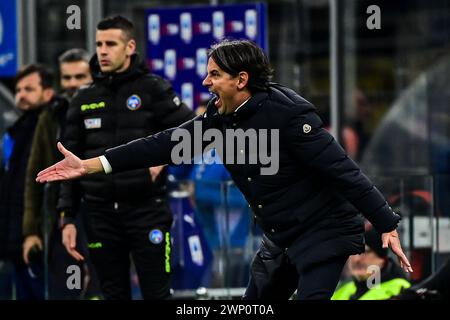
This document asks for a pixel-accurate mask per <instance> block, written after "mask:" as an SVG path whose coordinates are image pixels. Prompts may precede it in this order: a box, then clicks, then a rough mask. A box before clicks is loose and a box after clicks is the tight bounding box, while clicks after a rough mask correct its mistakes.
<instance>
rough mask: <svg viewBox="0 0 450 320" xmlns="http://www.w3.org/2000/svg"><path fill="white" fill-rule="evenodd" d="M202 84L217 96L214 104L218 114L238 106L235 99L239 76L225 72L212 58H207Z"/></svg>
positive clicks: (223, 113)
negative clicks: (206, 73) (206, 70)
mask: <svg viewBox="0 0 450 320" xmlns="http://www.w3.org/2000/svg"><path fill="white" fill-rule="evenodd" d="M202 84H203V85H204V86H205V87H208V90H209V92H211V93H213V94H215V95H216V96H217V100H216V103H215V105H216V108H217V110H218V112H219V114H222V115H225V114H230V113H233V112H234V111H235V110H236V109H237V107H239V105H240V102H239V100H238V99H236V97H237V94H238V93H239V90H238V84H239V76H235V77H233V76H232V75H230V74H229V73H226V72H225V71H223V70H222V69H220V68H219V66H218V65H217V64H216V63H215V62H214V60H213V59H212V58H209V60H208V75H207V76H206V78H205V79H204V80H203V83H202Z"/></svg>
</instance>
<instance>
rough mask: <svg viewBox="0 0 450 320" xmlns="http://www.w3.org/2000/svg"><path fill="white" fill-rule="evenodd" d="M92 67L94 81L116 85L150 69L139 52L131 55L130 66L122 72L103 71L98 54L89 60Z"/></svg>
mask: <svg viewBox="0 0 450 320" xmlns="http://www.w3.org/2000/svg"><path fill="white" fill-rule="evenodd" d="M89 65H90V67H91V74H92V79H93V80H94V83H100V84H102V85H106V86H113V87H116V86H118V85H121V84H122V83H124V82H127V81H130V80H133V79H135V78H138V77H139V76H141V75H143V74H146V73H148V72H149V69H148V68H147V66H146V65H145V62H144V61H142V60H141V59H140V57H139V54H137V53H135V54H133V55H132V56H131V63H130V67H129V68H128V69H127V70H125V71H124V72H121V73H103V72H102V71H101V69H100V64H99V62H98V58H97V55H96V54H94V56H93V57H92V58H91V60H90V61H89Z"/></svg>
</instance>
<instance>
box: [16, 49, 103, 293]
mask: <svg viewBox="0 0 450 320" xmlns="http://www.w3.org/2000/svg"><path fill="white" fill-rule="evenodd" d="M89 58H90V57H89V55H88V53H87V52H86V51H85V50H83V49H79V48H74V49H70V50H67V51H65V52H64V53H63V54H61V55H60V57H59V59H58V60H59V69H60V86H61V93H60V95H58V96H56V97H55V99H54V100H53V102H52V103H51V104H49V106H48V107H47V108H45V109H44V110H43V111H42V113H41V114H40V116H39V120H38V123H37V126H36V132H35V135H34V138H33V144H32V147H31V153H30V158H29V161H28V167H27V172H26V180H25V211H24V219H23V235H24V237H25V240H24V243H23V258H24V260H25V262H26V263H27V264H28V263H29V261H28V255H29V252H30V250H32V249H33V248H34V247H38V248H42V247H43V239H44V232H47V233H48V236H49V248H48V252H49V253H48V255H49V274H50V277H49V297H50V299H77V298H80V297H81V293H82V292H86V290H87V289H88V288H86V287H85V286H87V283H88V284H91V285H88V286H89V289H90V292H88V293H87V294H88V295H95V294H94V293H93V292H98V291H99V290H98V289H95V286H96V277H95V274H94V273H93V272H92V267H91V268H88V265H87V263H86V262H84V263H78V265H79V266H80V268H81V270H83V273H82V274H83V279H84V281H83V284H82V286H83V288H81V289H79V290H76V289H72V290H70V289H68V288H67V284H66V280H67V273H66V270H67V267H68V266H69V265H76V264H77V261H76V260H75V259H74V258H73V257H71V256H70V255H69V254H68V253H67V252H66V250H65V248H64V246H63V245H62V239H61V232H59V231H58V224H57V212H56V204H57V199H58V194H59V183H50V184H49V185H48V186H47V190H46V191H45V189H44V185H42V184H39V183H36V181H35V179H34V177H35V176H36V174H37V173H38V172H39V171H41V170H42V169H43V168H46V167H48V166H49V165H50V164H52V163H54V162H55V161H58V160H59V159H60V154H59V152H58V150H57V149H56V142H57V141H59V140H61V138H62V136H63V133H64V130H65V117H66V113H67V109H68V107H69V101H70V100H71V99H72V98H73V96H74V95H75V93H76V91H77V90H78V89H79V88H80V87H81V86H85V85H87V84H89V83H90V82H91V81H92V77H91V73H90V70H89ZM44 193H45V194H44ZM44 199H46V203H44ZM45 214H46V215H45ZM79 216H81V214H80V215H79ZM44 217H45V219H44ZM44 223H45V224H47V225H46V226H44ZM81 224H82V222H81V221H78V226H79V227H80V225H81ZM79 230H80V233H81V235H82V237H79V238H78V239H77V240H78V246H79V247H83V248H84V250H83V253H86V252H87V244H84V243H85V241H86V240H85V237H83V233H84V228H79ZM97 286H98V285H97Z"/></svg>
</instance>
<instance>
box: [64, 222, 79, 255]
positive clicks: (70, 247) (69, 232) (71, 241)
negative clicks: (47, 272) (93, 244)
mask: <svg viewBox="0 0 450 320" xmlns="http://www.w3.org/2000/svg"><path fill="white" fill-rule="evenodd" d="M62 242H63V245H64V247H65V248H66V250H67V252H68V253H69V254H70V255H71V256H72V257H73V258H74V259H75V260H77V261H83V260H84V257H83V256H82V255H81V254H80V253H79V252H78V251H77V250H75V247H76V244H77V228H76V227H75V225H74V224H71V223H69V224H67V225H65V226H64V229H63V230H62Z"/></svg>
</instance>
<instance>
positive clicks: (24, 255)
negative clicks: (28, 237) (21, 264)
mask: <svg viewBox="0 0 450 320" xmlns="http://www.w3.org/2000/svg"><path fill="white" fill-rule="evenodd" d="M29 251H30V248H29V247H28V246H27V247H24V248H23V252H22V255H23V261H25V264H30V261H28V252H29Z"/></svg>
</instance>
